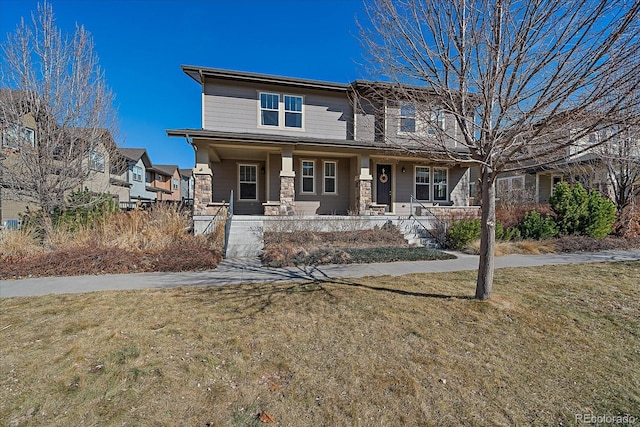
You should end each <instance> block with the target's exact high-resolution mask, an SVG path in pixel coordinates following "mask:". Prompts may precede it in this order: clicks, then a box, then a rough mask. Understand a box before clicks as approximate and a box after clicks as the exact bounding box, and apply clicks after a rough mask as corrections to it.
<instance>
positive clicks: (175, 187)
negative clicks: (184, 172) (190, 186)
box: [171, 178, 180, 190]
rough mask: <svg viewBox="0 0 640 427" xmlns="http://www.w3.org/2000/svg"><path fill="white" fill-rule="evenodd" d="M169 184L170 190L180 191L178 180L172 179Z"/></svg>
mask: <svg viewBox="0 0 640 427" xmlns="http://www.w3.org/2000/svg"><path fill="white" fill-rule="evenodd" d="M171 182H172V184H173V186H172V188H173V189H174V190H179V189H180V180H179V179H178V178H172V179H171Z"/></svg>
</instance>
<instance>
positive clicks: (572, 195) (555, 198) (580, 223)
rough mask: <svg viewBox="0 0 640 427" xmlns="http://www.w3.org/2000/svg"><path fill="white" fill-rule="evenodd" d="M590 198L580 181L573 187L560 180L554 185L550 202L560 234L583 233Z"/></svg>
mask: <svg viewBox="0 0 640 427" xmlns="http://www.w3.org/2000/svg"><path fill="white" fill-rule="evenodd" d="M588 199H589V194H588V193H587V190H585V189H584V187H583V186H582V185H581V184H580V183H576V184H575V185H574V186H573V188H571V187H569V184H567V183H566V182H559V183H558V184H556V185H555V187H553V194H552V195H551V197H550V198H549V204H550V205H551V209H552V210H553V212H554V213H555V214H556V224H557V226H558V232H559V233H560V234H582V232H583V231H584V222H585V218H586V216H587V202H588Z"/></svg>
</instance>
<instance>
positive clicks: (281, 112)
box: [257, 91, 306, 131]
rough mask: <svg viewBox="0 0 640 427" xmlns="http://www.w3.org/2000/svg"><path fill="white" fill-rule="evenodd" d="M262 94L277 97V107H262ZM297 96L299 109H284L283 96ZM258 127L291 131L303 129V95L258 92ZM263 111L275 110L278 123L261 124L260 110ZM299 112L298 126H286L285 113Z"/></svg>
mask: <svg viewBox="0 0 640 427" xmlns="http://www.w3.org/2000/svg"><path fill="white" fill-rule="evenodd" d="M262 95H274V96H277V97H278V108H277V110H276V109H275V108H262ZM287 97H290V98H299V99H300V101H301V103H302V104H301V109H300V111H295V110H288V109H286V102H285V98H287ZM257 107H258V128H262V129H286V130H292V131H304V129H305V116H306V106H305V96H304V95H297V94H293V93H278V92H263V91H259V92H258V104H257ZM263 111H277V113H278V124H277V125H265V124H262V112H263ZM288 113H289V114H300V126H287V121H286V118H287V114H288Z"/></svg>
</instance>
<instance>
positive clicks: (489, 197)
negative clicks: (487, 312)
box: [476, 166, 496, 300]
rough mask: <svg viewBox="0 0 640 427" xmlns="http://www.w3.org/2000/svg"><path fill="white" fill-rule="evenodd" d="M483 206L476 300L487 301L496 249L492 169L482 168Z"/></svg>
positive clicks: (494, 194) (494, 193) (491, 283)
mask: <svg viewBox="0 0 640 427" xmlns="http://www.w3.org/2000/svg"><path fill="white" fill-rule="evenodd" d="M480 180H481V190H480V191H481V199H482V202H481V206H482V210H481V212H482V215H481V223H482V232H481V234H480V262H479V265H478V280H477V282H476V299H480V300H486V299H489V298H490V297H491V290H492V288H493V270H494V249H495V244H496V192H495V180H494V177H493V173H492V171H491V168H489V167H487V166H482V167H481V171H480Z"/></svg>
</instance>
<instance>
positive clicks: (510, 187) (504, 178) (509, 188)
mask: <svg viewBox="0 0 640 427" xmlns="http://www.w3.org/2000/svg"><path fill="white" fill-rule="evenodd" d="M516 180H518V181H520V180H522V189H523V190H524V184H525V179H524V175H511V176H501V177H498V178H497V179H496V197H499V196H500V193H499V191H498V189H499V188H500V183H501V182H506V183H507V191H514V188H513V181H516Z"/></svg>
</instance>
